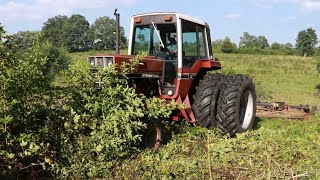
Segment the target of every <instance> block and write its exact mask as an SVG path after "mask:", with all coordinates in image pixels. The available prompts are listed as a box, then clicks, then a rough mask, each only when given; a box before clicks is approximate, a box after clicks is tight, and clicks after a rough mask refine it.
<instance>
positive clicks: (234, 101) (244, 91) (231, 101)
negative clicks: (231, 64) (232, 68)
mask: <svg viewBox="0 0 320 180" xmlns="http://www.w3.org/2000/svg"><path fill="white" fill-rule="evenodd" d="M255 114H256V92H255V87H254V85H253V82H252V80H251V78H249V77H248V76H245V75H236V76H231V77H230V78H228V79H227V80H226V81H224V83H223V85H222V87H221V93H220V96H219V100H218V107H217V116H216V119H217V127H218V129H219V130H220V131H222V132H223V133H226V134H229V135H230V136H231V137H233V136H234V135H235V134H236V133H242V132H245V131H248V130H251V129H252V128H253V125H254V123H255Z"/></svg>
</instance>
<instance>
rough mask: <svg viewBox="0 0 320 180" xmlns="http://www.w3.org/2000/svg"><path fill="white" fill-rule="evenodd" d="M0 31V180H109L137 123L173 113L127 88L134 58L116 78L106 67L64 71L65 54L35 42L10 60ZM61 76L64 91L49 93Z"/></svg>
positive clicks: (137, 135) (139, 128)
mask: <svg viewBox="0 0 320 180" xmlns="http://www.w3.org/2000/svg"><path fill="white" fill-rule="evenodd" d="M0 31H1V33H0V34H1V37H0V40H1V41H0V47H1V48H0V57H1V58H0V60H1V61H0V67H1V71H0V82H1V87H0V131H1V133H0V169H1V170H0V177H7V178H39V177H68V178H77V179H78V178H89V177H90V178H97V177H106V176H110V172H111V169H112V168H113V167H114V166H115V165H116V163H120V162H121V161H122V160H123V159H125V158H127V157H130V156H131V155H132V153H134V152H137V151H138V145H139V142H140V141H141V136H142V135H141V134H142V132H143V130H144V128H145V127H146V124H145V122H146V121H147V120H148V119H152V118H161V117H168V116H169V115H170V114H171V110H172V109H174V108H176V105H175V104H174V103H173V102H172V103H167V102H164V101H163V100H160V99H156V98H151V99H147V98H146V97H145V96H143V95H138V94H136V93H135V90H134V89H132V88H130V87H129V86H128V83H127V78H126V74H127V73H129V72H131V71H132V70H133V69H134V66H135V65H136V64H137V63H138V61H137V60H138V59H139V58H141V57H139V56H138V57H137V59H135V60H133V62H132V63H131V64H123V65H122V68H121V72H118V71H116V70H115V68H114V67H113V66H111V67H109V68H107V69H97V70H96V71H95V73H93V72H92V71H90V69H89V67H88V66H77V65H74V66H70V67H69V66H68V64H69V63H68V62H69V58H68V57H67V56H66V54H65V51H63V50H62V49H59V48H56V47H53V46H52V45H50V44H47V43H42V42H40V41H39V40H37V41H35V42H34V43H33V46H32V47H30V49H28V50H27V51H26V52H25V53H22V52H19V53H17V51H15V50H16V46H15V44H13V43H12V38H11V37H10V36H7V35H5V32H4V31H3V29H2V28H1V29H0ZM62 70H64V71H65V75H66V77H67V78H66V81H65V82H64V83H65V84H63V86H56V85H55V84H54V83H53V82H54V81H55V79H56V78H55V77H56V75H57V74H59V73H60V72H61V71H62ZM97 77H99V79H100V81H101V85H100V86H99V85H97V84H96V83H95V81H96V80H97ZM146 107H149V109H147V108H146Z"/></svg>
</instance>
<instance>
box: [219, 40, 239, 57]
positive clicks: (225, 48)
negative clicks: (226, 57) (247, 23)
mask: <svg viewBox="0 0 320 180" xmlns="http://www.w3.org/2000/svg"><path fill="white" fill-rule="evenodd" d="M236 48H237V45H236V44H235V43H233V42H231V40H230V38H229V37H226V38H225V39H224V40H223V41H222V44H221V51H222V52H224V53H232V52H233V51H234V50H235V49H236Z"/></svg>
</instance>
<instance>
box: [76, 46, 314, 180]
mask: <svg viewBox="0 0 320 180" xmlns="http://www.w3.org/2000/svg"><path fill="white" fill-rule="evenodd" d="M95 53H96V52H89V53H75V54H71V56H72V58H73V60H74V62H76V63H79V62H84V61H85V60H86V56H87V55H88V54H95ZM217 56H218V57H219V59H220V60H221V63H222V65H223V68H224V70H223V71H224V72H233V73H244V74H249V75H250V76H252V77H253V79H254V81H255V83H256V87H257V91H258V98H259V99H260V100H262V101H286V102H288V103H291V104H309V105H317V106H318V107H320V93H319V89H317V88H316V87H317V86H319V84H320V79H319V74H318V73H317V71H316V64H317V62H318V60H317V59H315V58H303V57H294V56H262V55H261V56H260V55H239V54H218V55H217ZM166 127H167V128H166V129H167V134H168V137H170V138H168V139H167V142H166V143H165V145H164V146H163V147H162V148H161V149H160V150H159V151H158V152H156V153H155V152H150V151H147V150H145V151H142V152H141V153H140V154H138V155H135V156H133V157H132V158H131V159H128V160H126V161H125V162H121V163H119V164H117V165H115V167H116V168H115V169H114V171H113V175H112V177H110V178H113V179H320V156H319V152H320V117H319V116H316V117H314V118H312V119H311V120H284V119H258V118H257V124H256V128H255V130H254V131H251V132H247V133H244V134H240V135H238V136H237V137H236V138H232V139H230V138H228V137H226V136H222V135H220V134H219V133H218V132H216V131H215V130H210V129H204V128H200V127H194V126H193V125H188V124H185V123H184V122H180V123H174V124H173V123H168V124H167V126H166Z"/></svg>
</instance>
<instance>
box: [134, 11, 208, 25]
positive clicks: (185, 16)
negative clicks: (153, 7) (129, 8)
mask: <svg viewBox="0 0 320 180" xmlns="http://www.w3.org/2000/svg"><path fill="white" fill-rule="evenodd" d="M152 15H174V16H176V17H177V18H181V19H184V20H187V21H191V22H194V23H197V24H201V25H204V26H207V25H208V24H207V23H206V22H204V21H202V20H200V19H197V18H194V17H191V16H188V15H184V14H180V13H176V12H152V13H142V14H136V15H133V16H132V18H135V17H142V16H152Z"/></svg>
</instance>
